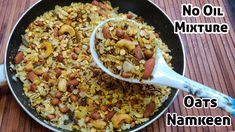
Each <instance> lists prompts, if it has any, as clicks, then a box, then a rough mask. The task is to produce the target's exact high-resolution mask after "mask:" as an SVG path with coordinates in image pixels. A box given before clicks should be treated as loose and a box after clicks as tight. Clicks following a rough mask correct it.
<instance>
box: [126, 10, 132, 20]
mask: <svg viewBox="0 0 235 132" xmlns="http://www.w3.org/2000/svg"><path fill="white" fill-rule="evenodd" d="M133 16H134V15H133V14H132V13H131V12H128V14H127V15H126V17H127V18H128V19H131V18H133Z"/></svg>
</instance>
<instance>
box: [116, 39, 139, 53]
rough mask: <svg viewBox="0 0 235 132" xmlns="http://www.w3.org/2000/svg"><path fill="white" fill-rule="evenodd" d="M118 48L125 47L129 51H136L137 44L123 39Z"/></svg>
mask: <svg viewBox="0 0 235 132" xmlns="http://www.w3.org/2000/svg"><path fill="white" fill-rule="evenodd" d="M117 46H118V47H125V48H127V49H128V50H129V51H132V50H134V49H135V43H133V42H132V41H130V40H127V39H121V40H119V41H118V42H117Z"/></svg>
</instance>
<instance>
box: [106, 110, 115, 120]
mask: <svg viewBox="0 0 235 132" xmlns="http://www.w3.org/2000/svg"><path fill="white" fill-rule="evenodd" d="M114 114H115V113H114V112H113V111H109V112H108V113H107V114H106V116H105V120H106V121H110V120H111V119H112V118H113V116H114Z"/></svg>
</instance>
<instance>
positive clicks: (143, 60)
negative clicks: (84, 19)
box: [95, 20, 171, 80]
mask: <svg viewBox="0 0 235 132" xmlns="http://www.w3.org/2000/svg"><path fill="white" fill-rule="evenodd" d="M157 48H160V49H162V51H163V55H164V57H165V59H166V61H167V63H169V62H170V60H171V57H170V56H169V54H168V53H167V52H169V49H168V48H167V47H166V45H165V44H164V43H163V42H162V40H161V39H160V38H159V35H158V33H156V32H155V31H154V28H153V27H151V26H149V25H147V24H146V23H143V22H142V23H141V22H138V24H137V23H134V22H131V21H127V20H123V21H116V22H109V23H107V24H105V25H104V26H103V27H102V29H99V31H98V32H97V34H96V46H95V49H96V52H97V54H98V56H99V60H100V61H101V62H102V63H103V65H104V66H105V67H106V68H108V69H109V70H110V71H111V72H112V73H114V74H117V75H120V76H122V77H124V78H133V79H134V78H135V79H138V80H142V79H149V78H150V77H151V73H152V71H153V68H154V65H155V52H156V50H157Z"/></svg>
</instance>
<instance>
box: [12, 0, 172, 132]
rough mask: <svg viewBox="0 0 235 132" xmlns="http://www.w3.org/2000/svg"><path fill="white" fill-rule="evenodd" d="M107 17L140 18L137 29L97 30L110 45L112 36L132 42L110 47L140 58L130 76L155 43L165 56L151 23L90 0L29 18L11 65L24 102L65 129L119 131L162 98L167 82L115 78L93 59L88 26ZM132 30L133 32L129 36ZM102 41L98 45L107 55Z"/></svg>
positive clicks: (139, 120) (139, 121) (114, 40)
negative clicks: (23, 96) (21, 84)
mask: <svg viewBox="0 0 235 132" xmlns="http://www.w3.org/2000/svg"><path fill="white" fill-rule="evenodd" d="M112 17H123V18H126V17H127V18H128V19H134V20H137V21H139V22H141V23H143V30H141V31H140V32H139V31H138V29H136V28H134V27H133V28H134V29H132V26H131V25H130V24H129V25H127V26H125V25H123V24H120V25H116V26H114V27H113V28H112V25H111V26H110V27H107V29H105V30H107V32H109V35H111V37H110V36H108V37H107V36H105V34H104V36H103V37H105V38H106V39H103V41H105V43H106V44H108V45H109V44H110V46H112V45H115V43H118V41H125V43H131V44H132V43H134V44H135V48H133V49H132V48H131V51H129V50H130V49H129V48H128V47H129V46H120V47H119V48H117V51H114V52H115V54H116V53H117V54H118V53H120V54H121V56H120V55H118V56H119V57H121V58H123V57H124V59H125V57H127V61H128V63H131V65H133V64H135V63H138V64H141V65H136V66H139V69H140V70H139V71H138V70H137V72H136V73H132V75H131V77H132V76H133V77H141V76H142V73H141V72H142V70H143V64H144V62H146V61H147V59H148V58H151V57H153V56H154V53H155V50H156V49H155V48H154V47H155V45H157V46H158V47H159V48H161V49H162V50H163V52H164V57H165V58H168V59H167V60H168V62H169V61H170V59H171V58H170V56H169V54H168V52H169V50H168V48H167V46H166V45H165V44H164V43H163V42H162V41H161V40H160V39H159V37H158V36H155V35H154V36H153V35H151V32H154V31H153V28H152V27H150V26H148V25H146V24H145V23H144V22H143V21H140V20H141V19H140V18H139V17H138V16H136V15H135V14H133V13H131V12H128V13H126V14H123V13H118V8H113V7H112V6H111V4H110V2H108V1H105V2H98V1H96V0H94V1H93V2H92V3H72V4H71V5H70V6H64V7H60V6H56V7H55V9H54V10H51V11H48V12H46V13H44V14H43V15H41V16H39V17H37V18H36V19H35V21H33V22H32V23H30V24H29V26H28V27H27V29H26V30H25V34H24V35H22V44H21V46H20V48H19V51H18V53H17V55H16V56H15V60H14V61H15V62H14V66H12V67H13V68H14V69H15V70H16V77H18V78H19V79H20V80H21V82H22V83H23V90H24V94H25V95H26V96H27V97H28V98H29V102H30V106H31V107H32V108H34V109H35V110H36V111H37V113H38V114H39V115H40V116H42V117H43V118H44V119H45V122H48V123H49V124H51V125H53V126H56V127H59V128H63V129H66V130H71V131H93V132H94V131H122V130H127V129H130V128H133V127H135V126H137V125H139V124H142V123H144V122H146V121H147V120H149V117H150V116H152V115H153V114H154V113H155V112H157V111H158V109H159V107H160V106H161V105H162V103H163V102H164V101H165V100H166V99H167V97H168V95H169V94H170V88H168V87H165V86H153V85H142V84H130V83H128V82H123V81H120V80H117V79H115V78H112V77H110V76H109V75H107V74H106V73H104V72H103V71H102V70H101V69H100V68H98V66H97V65H96V64H95V62H93V60H92V56H91V54H90V49H89V39H90V35H91V32H92V31H93V29H94V28H95V27H96V26H97V24H98V23H99V22H101V21H103V20H105V19H107V18H112ZM119 30H120V32H119ZM145 31H146V32H145ZM104 32H106V31H104ZM119 33H120V34H119ZM148 33H149V35H148ZM135 34H139V36H138V37H134V36H136V35H135ZM98 41H101V40H98ZM126 41H128V42H126ZM119 43H120V42H119ZM108 47H109V46H105V47H104V48H103V51H104V52H105V53H107V55H109V54H108V49H106V48H108ZM136 48H141V57H140V56H137V55H135V54H134V53H135V49H136ZM111 49H112V47H111ZM121 52H123V53H121ZM136 52H140V51H136ZM145 52H146V53H147V52H149V53H150V52H151V55H149V56H148V55H146V53H145ZM152 54H153V55H152ZM110 55H111V54H110ZM118 56H117V57H118ZM133 56H134V57H133ZM150 56H151V57H150ZM138 57H140V58H138ZM111 58H112V56H111ZM111 58H109V57H108V59H111ZM133 58H136V59H137V60H134V59H133ZM114 60H118V59H114ZM136 61H137V62H136ZM115 63H116V62H115ZM132 63H133V64H132ZM115 65H117V66H121V65H119V64H118V63H116V64H115ZM128 65H129V64H128ZM133 66H134V65H133ZM135 68H137V67H135ZM115 71H116V72H118V71H119V68H116V69H115Z"/></svg>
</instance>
